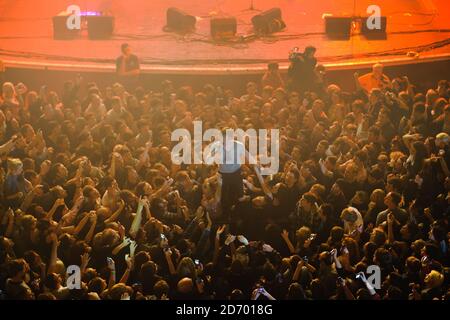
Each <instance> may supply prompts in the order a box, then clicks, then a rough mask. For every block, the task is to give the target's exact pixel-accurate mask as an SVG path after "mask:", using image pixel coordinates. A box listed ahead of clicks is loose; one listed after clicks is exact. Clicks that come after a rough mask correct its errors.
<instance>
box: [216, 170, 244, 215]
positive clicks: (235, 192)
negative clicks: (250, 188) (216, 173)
mask: <svg viewBox="0 0 450 320" xmlns="http://www.w3.org/2000/svg"><path fill="white" fill-rule="evenodd" d="M220 174H221V175H222V196H221V204H222V212H223V215H224V216H225V217H230V215H231V208H232V207H233V205H235V204H236V203H237V202H238V199H239V198H241V197H242V196H243V195H244V187H243V185H242V176H241V169H239V170H237V171H235V172H232V173H222V172H221V173H220Z"/></svg>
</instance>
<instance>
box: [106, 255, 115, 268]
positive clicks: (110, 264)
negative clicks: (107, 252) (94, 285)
mask: <svg viewBox="0 0 450 320" xmlns="http://www.w3.org/2000/svg"><path fill="white" fill-rule="evenodd" d="M106 263H107V265H108V269H109V270H110V271H116V263H115V262H114V260H113V259H112V258H110V257H108V258H106Z"/></svg>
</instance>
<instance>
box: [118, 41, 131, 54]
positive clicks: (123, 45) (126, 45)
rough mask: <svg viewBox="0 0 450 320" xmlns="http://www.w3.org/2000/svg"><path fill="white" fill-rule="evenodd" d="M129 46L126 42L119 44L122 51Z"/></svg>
mask: <svg viewBox="0 0 450 320" xmlns="http://www.w3.org/2000/svg"><path fill="white" fill-rule="evenodd" d="M129 46H130V45H129V44H128V43H122V45H121V46H120V50H121V51H122V52H124V51H125V50H127V49H128V47H129Z"/></svg>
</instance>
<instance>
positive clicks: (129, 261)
mask: <svg viewBox="0 0 450 320" xmlns="http://www.w3.org/2000/svg"><path fill="white" fill-rule="evenodd" d="M125 262H126V264H127V268H128V270H131V269H133V263H134V257H132V256H130V255H129V254H126V255H125Z"/></svg>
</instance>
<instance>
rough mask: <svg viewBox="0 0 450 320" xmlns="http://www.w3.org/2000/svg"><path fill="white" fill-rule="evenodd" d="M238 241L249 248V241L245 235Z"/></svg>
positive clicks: (238, 237)
mask: <svg viewBox="0 0 450 320" xmlns="http://www.w3.org/2000/svg"><path fill="white" fill-rule="evenodd" d="M237 239H238V241H239V242H240V243H242V244H243V245H244V246H248V240H247V238H245V237H244V236H243V235H238V236H237Z"/></svg>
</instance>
